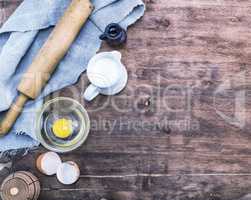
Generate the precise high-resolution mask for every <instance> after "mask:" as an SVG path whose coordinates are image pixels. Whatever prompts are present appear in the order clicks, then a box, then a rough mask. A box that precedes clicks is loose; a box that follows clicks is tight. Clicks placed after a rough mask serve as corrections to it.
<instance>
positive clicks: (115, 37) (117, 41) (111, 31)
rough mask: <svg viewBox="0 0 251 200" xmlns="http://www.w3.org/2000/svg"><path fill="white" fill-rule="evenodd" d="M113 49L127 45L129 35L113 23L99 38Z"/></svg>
mask: <svg viewBox="0 0 251 200" xmlns="http://www.w3.org/2000/svg"><path fill="white" fill-rule="evenodd" d="M99 38H100V39H101V40H104V41H106V42H107V43H108V45H110V46H112V47H117V46H122V45H123V44H125V43H126V40H127V33H126V30H125V29H123V28H122V27H121V26H120V25H119V24H117V23H112V24H109V25H108V26H107V27H106V28H105V32H104V33H103V34H102V35H101V36H100V37H99Z"/></svg>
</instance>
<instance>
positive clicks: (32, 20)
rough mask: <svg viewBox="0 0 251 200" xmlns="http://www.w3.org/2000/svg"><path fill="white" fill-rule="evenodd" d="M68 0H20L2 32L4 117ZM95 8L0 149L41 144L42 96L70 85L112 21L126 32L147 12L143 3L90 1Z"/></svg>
mask: <svg viewBox="0 0 251 200" xmlns="http://www.w3.org/2000/svg"><path fill="white" fill-rule="evenodd" d="M70 2H71V1H70V0H24V1H23V3H22V4H21V5H20V6H19V7H18V8H17V10H16V11H15V12H14V14H13V15H12V16H11V17H10V18H9V19H8V21H7V22H6V23H5V24H4V25H3V26H2V28H1V29H0V111H1V116H3V114H4V112H3V111H5V110H7V109H8V108H9V107H10V105H11V103H12V101H13V100H14V99H15V97H16V96H17V90H16V88H17V85H18V83H19V81H20V78H21V76H22V74H23V73H24V72H25V71H26V69H27V67H28V66H29V65H30V64H31V62H32V60H33V58H34V56H35V55H36V54H37V52H38V51H39V49H40V48H41V46H42V45H43V43H44V42H45V40H46V39H47V38H48V35H49V34H50V32H51V30H52V29H53V26H54V25H55V24H56V23H57V21H58V20H59V19H60V17H61V16H62V15H63V13H64V11H65V9H66V8H67V7H68V5H69V4H70ZM92 3H93V4H94V6H95V10H94V12H93V14H92V16H91V17H90V19H89V20H88V22H87V23H86V25H85V26H84V27H83V29H82V30H81V32H80V34H79V36H78V38H77V39H76V41H75V42H74V44H73V45H72V46H71V48H70V50H69V52H68V53H67V55H66V56H65V58H64V59H63V60H62V61H61V62H60V64H59V67H58V68H57V70H56V72H55V74H54V75H53V76H52V78H51V80H50V81H49V83H48V84H47V86H46V87H45V89H44V90H43V93H42V94H41V95H40V97H39V98H38V99H37V100H36V101H30V102H29V103H28V104H27V106H26V107H25V109H24V112H23V113H22V114H21V116H20V117H19V118H18V120H17V122H16V124H15V125H14V127H13V129H12V130H11V132H10V134H8V135H7V136H6V137H4V138H0V151H6V150H9V149H19V148H31V147H34V146H37V145H39V142H38V141H37V140H36V136H35V124H36V115H37V111H38V110H39V109H41V106H42V104H43V97H44V96H46V95H48V94H50V93H51V92H54V91H56V90H59V89H62V88H64V87H66V86H68V85H72V84H74V83H75V82H76V81H77V80H78V78H79V76H80V74H81V73H82V72H84V71H85V69H86V66H87V63H88V61H89V60H90V58H91V57H92V56H94V55H95V53H96V52H97V51H98V50H99V48H100V45H101V41H100V40H99V35H100V34H101V33H102V31H104V29H105V27H106V26H107V25H108V24H109V23H112V22H115V23H120V25H121V26H122V27H124V28H127V27H128V26H129V25H131V24H133V23H134V22H135V21H137V20H138V19H139V18H140V17H141V16H142V15H143V14H144V11H145V6H144V4H143V2H142V1H141V0H93V1H92Z"/></svg>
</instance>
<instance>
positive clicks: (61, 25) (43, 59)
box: [0, 0, 93, 135]
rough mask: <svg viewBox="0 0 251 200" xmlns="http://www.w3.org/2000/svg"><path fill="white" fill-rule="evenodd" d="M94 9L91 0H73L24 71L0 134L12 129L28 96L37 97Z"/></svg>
mask: <svg viewBox="0 0 251 200" xmlns="http://www.w3.org/2000/svg"><path fill="white" fill-rule="evenodd" d="M92 10H93V6H92V4H91V2H90V0H72V2H71V4H70V5H69V7H68V8H67V10H66V11H65V13H64V15H63V17H62V18H61V19H60V21H59V22H58V24H57V25H56V26H55V28H54V30H53V31H52V33H51V34H50V36H49V38H48V40H47V41H46V42H45V44H44V45H43V46H42V48H41V49H40V51H39V53H38V54H37V56H36V57H35V59H34V60H33V62H32V64H31V65H30V66H29V68H28V70H27V72H26V73H25V74H24V75H23V77H22V79H21V82H20V84H19V85H18V91H19V93H20V96H19V97H17V99H16V100H15V102H14V103H13V105H12V106H11V108H10V109H9V111H8V112H7V114H6V116H5V118H4V119H3V121H2V122H1V126H0V135H5V134H6V133H8V132H9V130H10V129H11V127H12V126H13V124H14V123H15V121H16V119H17V117H18V116H19V114H20V113H21V112H22V108H23V107H24V105H25V103H26V101H27V100H29V99H35V98H36V97H37V96H39V94H40V93H41V90H42V89H43V87H44V86H45V85H46V83H47V82H48V80H49V79H50V77H51V75H52V73H53V72H54V71H55V69H56V67H57V66H58V63H59V62H60V60H61V59H62V58H63V57H64V56H65V55H66V53H67V51H68V50H69V48H70V46H71V44H72V43H73V42H74V40H75V39H76V37H77V35H78V34H79V32H80V30H81V28H82V26H83V25H84V24H85V22H86V21H87V19H88V17H89V16H90V14H91V12H92Z"/></svg>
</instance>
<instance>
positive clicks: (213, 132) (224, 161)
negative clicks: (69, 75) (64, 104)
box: [0, 0, 251, 200]
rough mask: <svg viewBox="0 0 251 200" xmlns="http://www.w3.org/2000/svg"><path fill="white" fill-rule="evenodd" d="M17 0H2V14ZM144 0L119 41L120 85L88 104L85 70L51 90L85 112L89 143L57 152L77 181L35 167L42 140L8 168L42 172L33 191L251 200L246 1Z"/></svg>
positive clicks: (61, 199)
mask: <svg viewBox="0 0 251 200" xmlns="http://www.w3.org/2000/svg"><path fill="white" fill-rule="evenodd" d="M19 2H20V1H10V0H9V1H7V0H6V1H0V5H1V9H0V17H1V21H4V20H5V19H6V18H7V17H8V16H9V14H10V13H11V12H12V11H13V10H14V9H15V7H16V6H17V4H18V3H19ZM145 2H146V4H147V11H146V14H145V16H144V18H143V19H142V20H141V21H140V22H138V23H137V24H135V25H134V26H133V27H132V28H130V30H129V33H128V43H127V46H126V47H125V48H123V49H120V51H121V52H122V54H123V62H124V63H125V65H126V66H127V68H128V70H129V76H130V80H129V84H128V86H127V88H126V89H125V90H124V91H123V92H122V93H121V94H120V95H118V96H116V97H111V98H107V97H102V96H100V97H98V98H97V99H96V100H95V101H93V102H92V103H88V104H86V103H85V102H84V101H83V100H82V98H81V97H80V93H81V92H82V91H83V90H84V88H86V85H87V81H86V75H85V74H83V75H82V77H81V79H80V80H79V82H78V84H76V85H75V86H74V87H69V88H66V89H64V90H62V91H60V92H59V93H57V95H61V96H70V97H74V98H75V99H77V100H78V101H80V102H81V103H82V104H83V105H85V107H86V108H87V109H88V111H89V113H90V117H91V119H92V125H93V127H92V131H91V133H90V136H89V138H88V141H87V142H86V143H85V144H84V145H83V146H82V147H81V148H80V149H79V150H78V151H75V152H72V153H70V154H66V155H63V156H62V157H63V160H74V161H76V162H77V163H79V165H80V167H81V179H80V180H79V181H78V182H77V183H76V184H75V185H72V186H63V185H61V184H59V183H58V182H57V181H56V178H55V177H45V176H43V175H41V174H40V173H38V171H37V170H36V169H35V167H34V166H35V163H34V162H35V158H36V157H37V156H38V155H39V154H40V153H41V152H44V151H45V150H44V149H43V148H40V149H39V150H36V151H34V152H32V153H30V154H28V155H27V156H26V157H25V158H24V159H21V160H19V161H17V162H15V165H14V169H15V170H30V171H31V172H33V173H34V174H35V175H37V176H38V177H39V178H40V180H41V183H42V194H41V198H40V199H54V200H68V199H74V200H75V199H76V200H82V199H84V200H99V199H101V198H102V197H106V198H107V199H110V198H111V197H112V196H113V197H114V198H115V200H116V199H118V200H120V199H123V200H127V199H130V200H169V199H173V200H192V199H193V200H236V199H242V200H249V199H251V195H249V193H251V131H250V130H251V124H250V118H251V104H250V102H251V101H250V98H251V97H250V94H251V93H250V64H251V42H250V41H251V40H250V36H251V1H243V0H206V1H205V0H175V1H174V0H145ZM103 50H109V48H108V47H107V46H106V45H104V46H103ZM55 95H56V94H55ZM97 108H99V109H98V110H97ZM118 109H120V110H118ZM227 117H228V118H227ZM229 118H231V119H233V118H235V119H236V120H231V119H229ZM104 122H106V125H105V126H103V128H102V123H104ZM142 123H143V127H142ZM112 127H113V128H112ZM121 195H122V198H121Z"/></svg>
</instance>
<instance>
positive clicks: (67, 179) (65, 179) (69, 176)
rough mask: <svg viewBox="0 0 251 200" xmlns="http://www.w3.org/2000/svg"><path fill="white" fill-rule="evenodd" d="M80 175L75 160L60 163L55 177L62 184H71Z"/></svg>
mask: <svg viewBox="0 0 251 200" xmlns="http://www.w3.org/2000/svg"><path fill="white" fill-rule="evenodd" d="M79 177H80V170H79V167H78V165H77V164H76V163H75V162H71V161H69V162H65V163H62V164H61V165H60V166H59V167H58V170H57V179H58V180H59V182H60V183H62V184H64V185H71V184H73V183H75V182H77V180H78V179H79Z"/></svg>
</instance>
